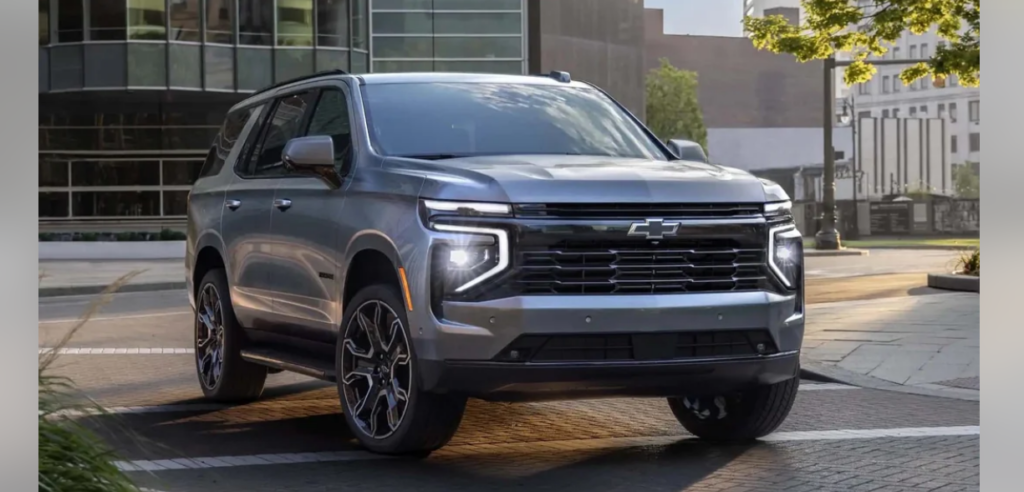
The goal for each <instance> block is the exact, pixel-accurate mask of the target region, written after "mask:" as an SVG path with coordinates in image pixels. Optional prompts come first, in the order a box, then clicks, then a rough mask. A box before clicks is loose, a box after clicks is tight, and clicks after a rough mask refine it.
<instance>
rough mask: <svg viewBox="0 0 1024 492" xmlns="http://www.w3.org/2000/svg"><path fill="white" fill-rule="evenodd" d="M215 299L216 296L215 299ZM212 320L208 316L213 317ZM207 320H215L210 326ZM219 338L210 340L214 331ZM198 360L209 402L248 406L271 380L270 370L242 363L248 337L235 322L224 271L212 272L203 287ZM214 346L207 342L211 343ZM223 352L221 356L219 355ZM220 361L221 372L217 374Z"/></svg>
mask: <svg viewBox="0 0 1024 492" xmlns="http://www.w3.org/2000/svg"><path fill="white" fill-rule="evenodd" d="M211 295H212V296H211ZM211 312H212V313H213V315H212V316H204V315H208V314H209V313H211ZM204 318H212V322H211V323H210V324H207V323H205V322H204V321H203V320H204ZM211 327H212V328H213V329H214V331H217V330H219V333H220V334H221V335H220V336H219V337H209V336H207V333H208V331H209V330H210V328H211ZM193 331H194V341H195V351H196V353H195V360H196V375H197V376H198V378H199V386H200V387H201V388H202V390H203V395H204V396H206V398H207V399H210V400H214V401H218V402H245V401H252V400H255V399H257V398H259V397H260V395H261V394H262V393H263V385H264V383H265V382H266V380H267V368H266V367H264V366H261V365H258V364H253V363H251V362H248V361H246V360H244V359H242V356H241V351H242V346H243V345H244V343H245V333H244V332H243V331H242V327H241V326H239V324H238V320H237V319H235V310H234V306H233V305H232V304H231V296H230V290H228V281H227V276H226V275H225V274H224V270H223V269H216V270H210V271H209V272H207V273H206V275H205V276H204V277H203V280H202V281H201V282H200V283H199V290H198V295H197V296H196V312H195V328H194V330H193ZM211 338H212V340H213V341H212V342H207V340H211ZM218 348H219V350H220V355H219V357H218V356H217V355H216V350H217V349H218ZM218 358H219V359H220V371H219V373H218V372H217V371H216V370H215V368H216V364H217V359H218Z"/></svg>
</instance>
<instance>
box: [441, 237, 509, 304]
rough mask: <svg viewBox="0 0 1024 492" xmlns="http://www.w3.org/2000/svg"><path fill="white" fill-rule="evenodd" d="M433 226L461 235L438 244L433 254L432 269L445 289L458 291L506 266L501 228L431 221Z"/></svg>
mask: <svg viewBox="0 0 1024 492" xmlns="http://www.w3.org/2000/svg"><path fill="white" fill-rule="evenodd" d="M433 228H434V229H436V230H438V231H444V232H455V233H460V234H462V235H460V236H459V237H458V238H457V239H456V240H455V241H453V242H451V243H449V244H445V245H442V246H440V247H439V249H438V250H437V253H436V254H435V256H434V262H435V265H434V267H435V269H436V270H435V272H436V274H437V275H441V276H442V277H443V280H444V291H445V292H451V293H456V294H461V293H463V292H466V291H467V290H469V289H472V288H473V287H475V286H477V285H480V283H482V282H483V281H485V280H487V279H489V278H491V277H493V276H495V275H497V274H499V273H501V271H503V270H505V269H506V268H507V267H508V264H509V251H508V233H507V232H505V231H504V230H502V229H494V228H489V227H475V226H462V225H452V224H433Z"/></svg>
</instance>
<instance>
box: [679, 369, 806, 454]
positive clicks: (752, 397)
mask: <svg viewBox="0 0 1024 492" xmlns="http://www.w3.org/2000/svg"><path fill="white" fill-rule="evenodd" d="M799 386H800V378H792V379H788V380H786V381H783V382H781V383H776V384H772V385H765V386H758V387H756V388H752V389H749V390H746V391H742V392H739V393H735V394H732V395H726V396H710V397H709V396H705V397H686V396H681V397H673V398H669V399H668V405H669V408H671V409H672V413H673V414H674V415H675V416H676V420H678V421H679V423H680V424H682V425H683V427H684V428H685V429H686V430H687V431H689V432H690V433H691V434H693V435H695V436H697V437H699V438H701V439H706V440H709V441H725V442H742V441H751V440H754V439H758V438H761V437H764V436H767V435H768V434H771V433H772V432H774V431H775V429H778V428H779V426H780V425H782V422H783V421H784V420H786V417H787V416H788V415H789V411H790V410H791V409H792V408H793V401H795V400H796V392H797V388H798V387H799ZM721 403H724V416H723V411H722V407H721V406H719V404H721ZM698 414H699V415H698Z"/></svg>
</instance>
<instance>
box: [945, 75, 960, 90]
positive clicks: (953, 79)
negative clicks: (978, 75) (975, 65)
mask: <svg viewBox="0 0 1024 492" xmlns="http://www.w3.org/2000/svg"><path fill="white" fill-rule="evenodd" d="M948 78H949V86H950V87H956V86H958V85H960V79H959V78H958V77H957V76H956V75H950V76H949V77H948Z"/></svg>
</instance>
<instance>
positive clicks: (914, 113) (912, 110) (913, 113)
mask: <svg viewBox="0 0 1024 492" xmlns="http://www.w3.org/2000/svg"><path fill="white" fill-rule="evenodd" d="M910 117H911V118H917V108H915V107H911V108H910Z"/></svg>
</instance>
